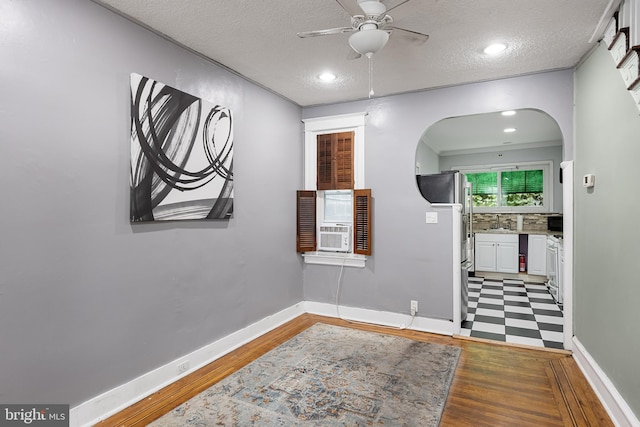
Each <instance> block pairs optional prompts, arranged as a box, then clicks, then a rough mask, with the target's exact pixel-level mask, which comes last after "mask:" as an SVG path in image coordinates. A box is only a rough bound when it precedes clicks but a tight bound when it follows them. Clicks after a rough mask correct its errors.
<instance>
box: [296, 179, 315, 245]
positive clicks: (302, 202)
mask: <svg viewBox="0 0 640 427" xmlns="http://www.w3.org/2000/svg"><path fill="white" fill-rule="evenodd" d="M296 250H297V251H298V252H311V251H315V250H316V192H315V191H302V190H299V191H297V193H296Z"/></svg>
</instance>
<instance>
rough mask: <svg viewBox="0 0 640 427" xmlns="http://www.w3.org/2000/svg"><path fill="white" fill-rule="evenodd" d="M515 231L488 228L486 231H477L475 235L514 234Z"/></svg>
mask: <svg viewBox="0 0 640 427" xmlns="http://www.w3.org/2000/svg"><path fill="white" fill-rule="evenodd" d="M515 232H516V231H515V230H512V229H510V228H488V229H486V230H478V231H477V232H476V233H515Z"/></svg>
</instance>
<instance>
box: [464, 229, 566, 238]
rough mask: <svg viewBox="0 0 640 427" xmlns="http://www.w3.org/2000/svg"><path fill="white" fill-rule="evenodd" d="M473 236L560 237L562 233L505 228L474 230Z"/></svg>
mask: <svg viewBox="0 0 640 427" xmlns="http://www.w3.org/2000/svg"><path fill="white" fill-rule="evenodd" d="M473 233H474V234H543V235H546V236H558V235H559V236H562V231H549V230H520V231H518V230H509V229H506V228H490V229H486V230H474V232H473Z"/></svg>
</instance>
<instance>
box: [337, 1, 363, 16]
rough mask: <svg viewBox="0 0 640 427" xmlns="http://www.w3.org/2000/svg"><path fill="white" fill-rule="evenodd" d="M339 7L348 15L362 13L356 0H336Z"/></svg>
mask: <svg viewBox="0 0 640 427" xmlns="http://www.w3.org/2000/svg"><path fill="white" fill-rule="evenodd" d="M336 1H337V2H338V4H339V5H340V7H341V8H343V9H344V11H345V12H347V13H348V14H349V16H355V15H362V9H360V6H358V3H357V2H356V0H336Z"/></svg>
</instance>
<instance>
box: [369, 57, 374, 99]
mask: <svg viewBox="0 0 640 427" xmlns="http://www.w3.org/2000/svg"><path fill="white" fill-rule="evenodd" d="M373 95H374V92H373V55H371V56H369V98H371V97H372V96H373Z"/></svg>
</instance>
